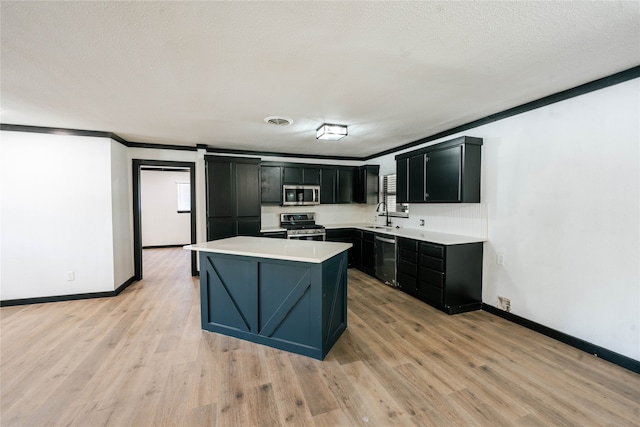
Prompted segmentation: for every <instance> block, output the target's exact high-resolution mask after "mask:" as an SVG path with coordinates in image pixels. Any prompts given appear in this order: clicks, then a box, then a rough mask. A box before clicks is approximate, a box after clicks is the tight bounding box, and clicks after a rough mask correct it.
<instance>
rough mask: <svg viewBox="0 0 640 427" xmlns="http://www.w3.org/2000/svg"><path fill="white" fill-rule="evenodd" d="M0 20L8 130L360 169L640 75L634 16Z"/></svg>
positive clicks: (332, 10)
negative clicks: (393, 153)
mask: <svg viewBox="0 0 640 427" xmlns="http://www.w3.org/2000/svg"><path fill="white" fill-rule="evenodd" d="M0 5H1V6H0V7H1V9H0V13H1V36H2V41H1V47H2V50H1V57H0V60H1V62H0V67H1V85H2V86H1V90H2V98H1V104H0V106H1V114H2V116H1V122H2V123H5V124H18V125H32V126H48V127H60V128H71V129H86V130H96V131H106V132H113V133H115V134H117V135H119V136H121V137H123V138H125V139H126V140H128V141H132V142H145V143H158V144H178V145H189V146H195V145H196V144H207V145H209V146H210V147H217V148H226V149H237V150H258V151H263V152H264V151H267V152H280V153H293V154H299V155H305V154H306V155H314V154H315V155H337V156H356V157H362V156H367V155H371V154H375V153H379V152H381V151H384V150H387V149H390V148H393V147H397V146H400V145H402V144H406V143H409V142H412V141H414V140H417V139H420V138H423V137H426V136H430V135H433V134H435V133H437V132H440V131H444V130H447V129H450V128H452V127H455V126H457V125H461V124H464V123H467V122H470V121H472V120H475V119H479V118H482V117H485V116H487V115H490V114H493V113H496V112H499V111H503V110H506V109H508V108H511V107H514V106H517V105H520V104H524V103H526V102H529V101H532V100H535V99H539V98H542V97H544V96H546V95H549V94H552V93H555V92H559V91H562V90H565V89H569V88H572V87H575V86H578V85H580V84H583V83H586V82H589V81H592V80H595V79H598V78H601V77H605V76H608V75H611V74H614V73H616V72H619V71H622V70H625V69H628V68H631V67H634V66H637V65H639V64H640V2H637V1H632V2H616V1H611V2H604V1H602V2H599V1H596V2H564V1H555V2H537V1H536V2H525V1H518V2H481V1H470V2H427V1H424V2H417V1H416V2H387V1H384V2H347V1H340V2H9V1H2V2H1V3H0ZM274 115H282V116H286V117H290V118H292V119H293V120H294V124H293V125H291V126H288V127H281V126H275V125H267V124H265V123H264V122H263V119H264V118H265V117H267V116H274ZM323 122H330V123H341V124H346V125H348V126H349V136H348V137H346V138H345V139H343V140H342V141H339V142H330V141H328V142H320V141H317V140H316V139H315V129H316V128H317V127H318V126H319V125H320V124H322V123H323Z"/></svg>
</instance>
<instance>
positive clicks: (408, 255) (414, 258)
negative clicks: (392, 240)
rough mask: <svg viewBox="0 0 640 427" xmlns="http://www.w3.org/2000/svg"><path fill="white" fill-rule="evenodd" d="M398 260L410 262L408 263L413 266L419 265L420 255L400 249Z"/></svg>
mask: <svg viewBox="0 0 640 427" xmlns="http://www.w3.org/2000/svg"><path fill="white" fill-rule="evenodd" d="M398 259H400V260H402V261H408V262H411V263H413V264H417V263H418V253H417V252H413V251H410V250H407V249H403V248H400V249H398Z"/></svg>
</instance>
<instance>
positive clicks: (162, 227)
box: [140, 169, 191, 247]
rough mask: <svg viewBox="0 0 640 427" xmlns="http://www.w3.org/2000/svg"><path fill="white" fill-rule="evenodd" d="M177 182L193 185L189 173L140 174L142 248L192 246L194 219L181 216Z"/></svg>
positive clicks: (188, 216) (154, 171)
mask: <svg viewBox="0 0 640 427" xmlns="http://www.w3.org/2000/svg"><path fill="white" fill-rule="evenodd" d="M177 182H187V183H188V182H189V171H182V172H179V171H162V170H160V169H157V170H143V171H141V172H140V199H141V206H142V215H141V219H142V220H141V222H142V246H143V247H147V246H163V245H187V244H189V243H191V215H190V214H189V213H178V191H177V184H176V183H177Z"/></svg>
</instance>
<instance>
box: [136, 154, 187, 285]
mask: <svg viewBox="0 0 640 427" xmlns="http://www.w3.org/2000/svg"><path fill="white" fill-rule="evenodd" d="M142 166H154V167H166V168H188V169H189V181H190V185H189V187H190V192H191V213H190V214H189V215H190V217H191V221H190V222H191V244H194V243H196V164H195V162H177V161H170V160H143V159H133V265H134V278H135V280H142V204H141V198H140V170H141V168H142ZM191 275H192V276H197V275H198V265H197V254H196V252H194V251H192V252H191Z"/></svg>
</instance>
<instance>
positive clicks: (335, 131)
mask: <svg viewBox="0 0 640 427" xmlns="http://www.w3.org/2000/svg"><path fill="white" fill-rule="evenodd" d="M345 136H347V127H346V126H344V125H330V124H327V123H324V124H323V125H322V126H320V127H319V128H318V129H316V139H328V140H330V141H337V140H339V139H342V138H344V137H345Z"/></svg>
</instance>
